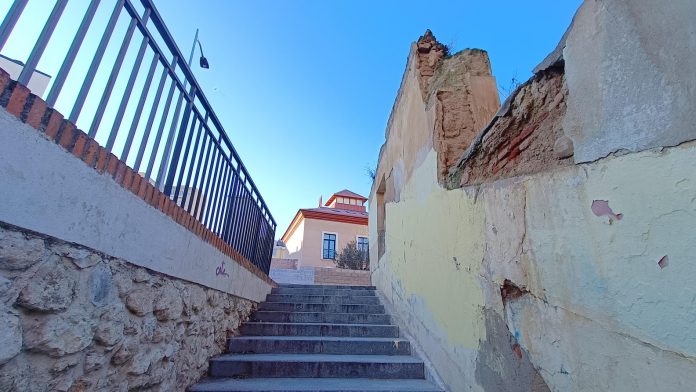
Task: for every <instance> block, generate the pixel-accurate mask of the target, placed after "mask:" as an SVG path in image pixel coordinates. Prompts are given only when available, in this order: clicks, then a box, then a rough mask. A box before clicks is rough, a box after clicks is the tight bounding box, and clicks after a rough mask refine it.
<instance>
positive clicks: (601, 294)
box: [370, 1, 696, 391]
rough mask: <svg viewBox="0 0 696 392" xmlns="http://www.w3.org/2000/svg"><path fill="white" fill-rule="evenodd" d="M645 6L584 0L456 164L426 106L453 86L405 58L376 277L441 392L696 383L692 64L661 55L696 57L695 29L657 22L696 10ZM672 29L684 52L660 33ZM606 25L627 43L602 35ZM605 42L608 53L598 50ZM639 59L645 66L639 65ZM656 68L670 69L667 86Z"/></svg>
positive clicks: (388, 156) (669, 387)
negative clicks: (423, 74) (424, 75)
mask: <svg viewBox="0 0 696 392" xmlns="http://www.w3.org/2000/svg"><path fill="white" fill-rule="evenodd" d="M652 7H653V5H651V4H650V3H649V2H647V1H636V2H631V3H627V2H601V1H587V2H586V3H585V4H583V5H582V6H581V9H580V10H579V11H578V13H577V15H576V17H575V19H574V22H573V25H572V26H571V27H570V28H569V31H568V33H566V35H565V36H564V38H563V39H562V41H561V43H560V44H559V48H558V49H557V51H555V52H554V53H552V55H550V56H549V58H547V60H545V61H544V62H543V63H542V65H540V66H539V67H538V69H537V70H535V75H534V76H533V77H532V78H531V79H530V81H528V82H527V83H525V84H524V85H522V86H520V88H519V89H518V90H517V91H516V92H515V93H513V94H512V95H511V97H510V98H509V99H508V101H506V103H504V104H503V107H502V108H501V109H500V110H499V111H498V113H497V114H495V117H494V118H493V120H492V121H490V123H488V124H487V125H486V124H484V125H483V126H482V127H481V129H479V130H477V132H476V135H474V137H473V138H470V139H469V141H468V145H466V148H465V149H464V150H462V153H461V156H460V157H459V159H458V160H457V161H456V162H452V161H451V160H447V159H445V158H444V157H443V151H445V150H444V149H442V148H439V147H438V143H437V140H438V139H437V135H438V133H439V132H440V131H441V128H439V126H440V125H439V124H441V123H442V121H441V119H442V113H440V115H439V116H438V113H437V110H433V108H437V105H436V104H435V101H436V100H437V97H438V94H437V91H438V89H445V90H446V89H447V85H448V83H452V82H451V81H450V82H446V83H444V84H440V85H438V84H437V80H438V77H437V75H438V72H441V71H442V68H438V69H435V70H434V71H433V72H432V76H430V77H429V79H428V81H427V82H428V84H427V86H428V89H429V90H428V93H427V94H421V92H422V90H421V87H422V86H423V83H422V80H421V79H419V77H420V75H419V74H418V73H417V72H414V70H413V69H412V68H413V64H414V63H415V61H414V60H413V59H414V55H415V53H416V52H415V51H414V50H412V52H411V56H410V58H409V63H408V64H407V71H406V73H405V75H404V80H403V82H402V87H401V89H400V91H399V95H398V98H397V101H396V103H395V105H394V109H393V111H392V117H391V118H390V122H389V124H388V128H387V140H386V142H385V145H384V146H383V147H382V151H381V154H380V160H379V165H378V173H377V175H378V177H377V178H378V179H379V178H385V179H390V180H391V182H388V186H387V189H388V191H387V193H388V194H390V195H387V196H388V197H385V198H384V201H385V206H384V211H385V224H384V228H383V229H384V243H385V252H384V254H383V255H382V256H381V257H379V255H378V254H377V246H376V242H377V238H378V232H377V228H376V227H375V226H376V225H374V224H371V226H370V238H371V242H373V244H375V246H371V252H373V254H371V258H372V259H373V260H376V262H373V263H372V281H373V284H375V285H376V286H377V287H378V288H379V290H380V292H381V293H382V294H383V295H384V299H385V302H386V303H387V305H388V307H390V308H391V310H392V311H393V312H394V314H395V315H396V317H397V318H398V319H399V323H400V325H401V326H402V327H403V328H404V329H405V331H406V332H407V333H408V334H409V335H411V337H412V339H413V341H414V344H415V345H416V346H417V347H419V348H420V350H421V354H422V355H423V356H424V357H425V359H426V360H427V361H428V362H429V364H430V365H431V369H432V373H433V374H432V376H433V377H434V378H435V379H436V380H438V381H439V382H441V383H442V384H443V386H445V388H446V389H447V390H449V391H547V390H551V391H608V390H611V391H654V390H660V391H682V390H688V389H690V387H691V386H693V385H694V383H696V372H694V371H693V369H696V338H694V336H696V333H694V332H696V330H695V329H694V327H693V325H694V322H696V308H695V307H694V304H696V288H694V287H693V284H691V280H692V279H693V277H694V276H696V264H694V263H693V262H692V260H691V259H692V258H693V257H692V255H693V254H694V252H695V251H696V233H695V232H694V230H693V222H694V221H695V220H694V218H696V159H694V157H696V142H695V141H691V140H692V139H696V135H692V133H693V131H694V129H696V128H694V127H693V125H690V128H689V127H685V126H684V125H685V124H686V123H689V124H693V123H694V120H696V118H695V117H696V116H695V115H694V114H693V111H691V110H687V109H686V106H684V105H686V104H688V103H690V102H693V100H686V99H687V98H688V96H689V94H691V93H693V91H696V90H694V89H693V86H692V84H693V78H692V79H689V80H684V74H683V70H673V68H674V65H673V64H668V65H667V64H665V63H664V61H663V62H659V61H657V62H656V59H657V60H659V59H660V58H662V57H660V56H662V55H664V54H670V55H671V56H673V63H675V64H690V63H691V62H692V61H694V60H695V59H696V55H695V53H696V51H694V50H691V51H690V52H683V51H682V52H679V49H684V48H690V47H691V46H689V45H693V44H694V43H695V41H693V40H691V39H690V38H688V37H694V36H696V35H694V34H691V35H689V32H690V31H696V29H694V26H695V24H694V22H693V21H688V22H684V24H682V25H681V26H677V27H666V26H665V24H668V23H666V20H665V18H667V20H669V19H670V18H672V17H675V18H676V19H677V20H682V19H683V17H682V16H676V15H682V14H688V13H689V12H690V10H691V8H692V7H693V5H692V4H686V3H685V2H674V3H671V4H670V5H669V6H665V7H663V8H664V9H663V10H662V11H661V12H660V13H655V12H650V10H651V8H652ZM612 21H613V22H612ZM612 23H613V25H611V26H609V25H610V24H612ZM670 23H671V22H670ZM650 29H656V30H657V31H656V32H655V34H652V35H651V34H649V32H650ZM672 30H679V31H681V32H683V33H685V34H686V35H682V36H681V37H683V38H684V39H683V41H685V42H681V41H680V42H675V40H668V39H667V38H666V37H667V36H668V35H666V34H667V33H666V32H665V31H672ZM593 31H594V32H596V33H598V35H597V37H594V36H593V37H589V36H588V34H590V33H589V32H593ZM608 31H610V32H611V33H612V34H613V35H614V36H615V37H623V38H622V39H623V40H624V41H627V42H626V43H625V45H623V46H617V44H616V42H613V41H611V42H608V40H609V38H608V37H607V36H606V34H608V33H607V32H608ZM636 31H637V32H639V33H640V34H637V35H631V34H632V32H636ZM596 39H599V41H596ZM593 40H594V41H593ZM597 42H602V43H604V44H605V46H601V45H595V46H596V47H592V48H590V46H592V45H593V43H594V44H596V43H597ZM656 47H662V49H661V50H660V51H659V53H657V52H655V48H656ZM636 48H638V49H640V50H637V49H636ZM581 49H583V50H588V51H589V52H588V53H587V55H586V56H580V53H581ZM609 49H611V51H609ZM651 50H652V52H651ZM645 53H653V54H654V56H653V57H650V56H648V57H647V58H648V59H649V60H651V61H652V62H650V61H647V63H648V64H647V65H645V66H643V65H641V66H636V63H635V61H636V58H637V57H640V56H643V55H644V54H645ZM655 56H657V57H655ZM663 60H664V59H663ZM439 64H440V67H442V66H443V65H444V64H446V63H444V60H443V61H442V62H440V63H439ZM651 67H652V68H651ZM660 67H662V68H660ZM588 69H595V70H600V71H601V72H599V71H598V73H597V74H596V75H591V73H590V72H588V71H587V70H588ZM656 69H657V70H659V69H663V70H666V69H670V70H673V71H674V72H672V73H670V74H669V75H664V76H662V77H661V80H662V85H661V88H660V89H657V88H656V87H655V86H654V85H652V83H653V82H654V81H655V74H654V72H655V70H656ZM460 71H461V72H463V73H466V71H463V70H460ZM608 74H611V75H612V76H611V78H613V79H611V80H609V79H606V80H605V79H603V78H605V77H608V76H606V75H608ZM448 77H450V78H453V79H454V80H457V79H456V72H454V74H448ZM588 78H595V79H594V80H590V79H588ZM597 78H599V79H597ZM675 78H676V79H675ZM680 78H681V79H680ZM687 79H688V78H687ZM598 80H599V81H600V82H601V86H599V87H598V86H597V83H600V82H598ZM580 81H582V82H580ZM578 83H580V84H578ZM455 84H456V83H455ZM630 85H635V86H636V91H632V90H630V89H628V90H627V88H628V87H627V86H630ZM650 86H653V87H650ZM596 88H599V90H596ZM649 88H653V90H654V91H653V92H652V93H651V94H647V93H645V91H646V90H645V89H649ZM598 91H599V92H600V93H599V96H598V95H596V94H595V93H597V92H598ZM468 93H470V94H475V93H476V91H475V90H469V92H468ZM619 95H622V98H621V99H618V97H619ZM440 96H442V94H441V95H440ZM405 97H408V98H407V99H406V98H405ZM433 97H434V98H433ZM419 100H420V101H419ZM665 102H672V103H673V105H670V106H669V107H667V106H665V105H664V103H665ZM636 108H640V110H642V111H646V113H652V114H653V115H655V116H657V117H655V118H657V119H662V120H661V121H662V123H661V124H659V125H658V124H656V123H655V122H654V121H653V119H650V120H648V119H646V118H645V116H644V114H645V113H644V114H640V116H639V115H638V114H637V113H636V110H637V109H636ZM451 109H452V110H461V109H462V106H456V105H455V106H452V107H451ZM675 110H676V111H677V112H676V113H675ZM464 111H465V112H466V110H464ZM439 119H440V120H439ZM646 135H650V137H645V136H646ZM411 136H413V137H411ZM464 144H466V143H464ZM598 146H601V148H600V147H598ZM627 146H628V147H627ZM515 148H516V149H517V150H515ZM511 151H516V152H511ZM443 162H446V164H445V165H444V166H445V167H446V169H447V171H446V173H444V177H443V170H442V168H443ZM500 162H504V164H503V165H501V164H500ZM443 179H444V181H443ZM376 190H377V185H375V186H374V187H373V191H372V193H371V198H370V199H371V202H372V201H376V200H377V197H376ZM389 196H390V197H389ZM377 210H378V208H375V209H371V211H370V214H371V215H373V216H371V217H370V218H371V219H370V222H376V221H377V219H376V214H377Z"/></svg>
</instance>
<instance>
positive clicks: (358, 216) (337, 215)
mask: <svg viewBox="0 0 696 392" xmlns="http://www.w3.org/2000/svg"><path fill="white" fill-rule="evenodd" d="M301 219H318V220H328V221H333V222H343V223H350V224H354V225H363V226H367V222H368V213H367V212H365V211H351V210H343V209H339V208H327V207H319V208H302V209H300V210H298V211H297V215H295V218H294V219H293V220H292V222H290V226H288V228H287V229H286V230H285V233H284V234H283V236H282V237H281V240H282V241H284V242H285V241H287V240H288V237H289V236H290V235H291V234H292V232H294V231H295V228H296V227H297V224H298V222H299V221H300V220H301Z"/></svg>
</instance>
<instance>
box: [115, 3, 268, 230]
mask: <svg viewBox="0 0 696 392" xmlns="http://www.w3.org/2000/svg"><path fill="white" fill-rule="evenodd" d="M140 2H141V3H142V4H143V6H144V7H147V8H150V9H151V13H150V20H151V21H152V23H153V24H154V25H155V27H156V28H157V30H158V31H159V33H160V34H161V35H162V38H163V39H164V42H165V44H167V46H168V47H169V50H171V51H172V52H174V53H176V59H177V63H178V66H179V68H180V69H181V71H182V72H183V73H184V76H185V77H186V79H187V80H188V81H189V83H190V84H191V85H193V86H195V87H196V93H195V95H196V96H197V97H198V99H199V100H200V102H201V104H202V105H203V106H204V107H205V108H206V109H208V114H209V116H210V120H211V121H212V122H213V123H214V124H215V126H216V127H217V128H218V129H219V130H220V131H221V132H220V135H221V136H222V139H223V140H224V141H225V144H226V146H227V148H229V149H230V151H231V152H232V154H233V155H234V157H235V160H236V161H237V164H238V165H239V167H240V168H241V170H242V172H243V173H244V176H245V178H246V179H247V180H248V181H249V184H250V185H251V187H252V189H253V190H254V191H255V192H254V193H255V194H256V196H257V197H258V198H259V201H260V202H261V204H262V205H263V209H264V210H265V211H266V213H267V214H268V217H269V219H270V220H271V221H272V222H273V224H274V225H276V221H275V219H274V218H273V215H272V214H271V212H270V211H269V210H268V206H267V205H266V201H265V200H264V199H263V196H261V194H260V193H259V192H258V191H257V189H258V188H257V187H256V183H254V180H253V179H252V178H251V175H250V174H249V171H248V170H247V168H246V166H245V165H244V163H243V162H242V159H241V158H240V156H239V154H238V153H237V149H236V148H234V145H233V144H232V141H231V140H230V138H229V136H227V132H226V131H225V129H224V127H223V126H222V123H221V122H220V120H219V119H218V116H217V114H216V113H215V111H214V110H213V109H212V106H211V105H210V102H209V101H208V98H207V97H206V96H205V93H204V92H203V89H201V87H200V85H199V84H198V80H197V79H196V76H195V75H194V74H193V71H192V70H191V67H189V65H188V63H187V62H186V61H184V59H185V57H184V54H183V53H182V52H181V50H179V47H178V46H177V45H176V43H175V41H174V38H173V37H172V35H171V33H170V32H169V29H168V28H167V26H166V25H165V24H164V22H163V21H162V17H161V16H160V14H159V11H157V8H156V7H155V5H154V2H153V1H152V0H140ZM126 3H127V4H129V6H130V7H132V6H133V5H132V4H131V0H126ZM132 10H133V13H132V14H131V16H133V17H137V18H138V19H140V15H138V14H137V12H135V9H134V8H132ZM138 25H139V26H140V23H138ZM144 29H145V30H147V28H144ZM150 41H151V42H152V43H153V44H154V45H155V46H156V45H157V43H156V42H154V40H153V39H152V37H150ZM156 50H158V51H160V54H162V53H161V50H160V49H159V47H157V49H156ZM172 77H173V78H175V79H176V80H177V83H181V82H180V81H179V78H178V75H176V72H174V75H173V76H172ZM181 88H182V90H185V87H184V86H183V85H181Z"/></svg>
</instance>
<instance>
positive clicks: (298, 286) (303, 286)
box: [278, 284, 375, 290]
mask: <svg viewBox="0 0 696 392" xmlns="http://www.w3.org/2000/svg"><path fill="white" fill-rule="evenodd" d="M278 287H280V288H294V289H311V288H316V287H321V288H324V289H343V290H346V289H351V290H375V286H343V285H335V284H322V285H317V284H280V285H278Z"/></svg>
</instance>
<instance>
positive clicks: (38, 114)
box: [25, 96, 46, 129]
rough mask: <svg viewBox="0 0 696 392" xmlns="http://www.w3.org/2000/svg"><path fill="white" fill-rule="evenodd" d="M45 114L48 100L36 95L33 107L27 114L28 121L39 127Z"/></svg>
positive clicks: (36, 127)
mask: <svg viewBox="0 0 696 392" xmlns="http://www.w3.org/2000/svg"><path fill="white" fill-rule="evenodd" d="M44 114H46V101H44V100H43V99H41V98H39V97H36V96H34V100H33V101H32V103H31V108H30V109H29V113H28V114H27V119H26V121H25V122H26V123H27V124H29V125H31V126H32V127H34V128H35V129H39V127H40V126H41V122H42V121H43V118H44Z"/></svg>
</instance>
